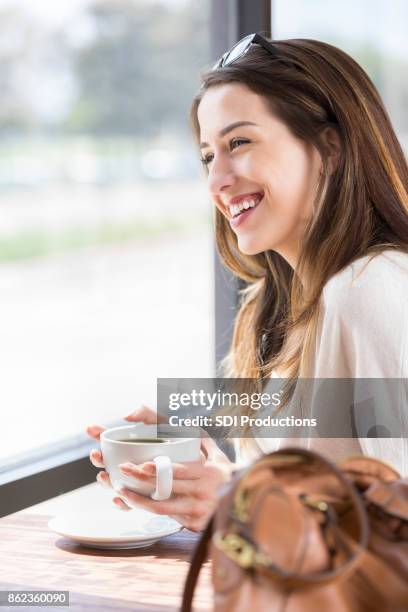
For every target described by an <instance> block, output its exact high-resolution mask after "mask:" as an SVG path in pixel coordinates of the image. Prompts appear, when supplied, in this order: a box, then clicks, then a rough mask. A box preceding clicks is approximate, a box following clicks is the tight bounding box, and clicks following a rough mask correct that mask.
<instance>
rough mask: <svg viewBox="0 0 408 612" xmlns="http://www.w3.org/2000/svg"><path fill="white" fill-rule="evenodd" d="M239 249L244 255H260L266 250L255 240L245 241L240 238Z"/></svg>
mask: <svg viewBox="0 0 408 612" xmlns="http://www.w3.org/2000/svg"><path fill="white" fill-rule="evenodd" d="M238 248H239V250H240V251H241V253H243V254H244V255H258V254H259V253H263V251H265V249H263V248H261V246H260V244H259V242H258V243H257V242H256V241H255V240H245V239H244V238H243V239H240V238H239V237H238Z"/></svg>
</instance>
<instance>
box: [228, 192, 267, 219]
mask: <svg viewBox="0 0 408 612" xmlns="http://www.w3.org/2000/svg"><path fill="white" fill-rule="evenodd" d="M262 197H263V196H258V197H257V198H253V199H251V200H250V199H248V200H243V201H242V202H240V203H239V204H230V206H229V210H230V213H231V215H232V216H233V217H236V216H237V215H239V214H240V213H241V212H242V211H243V210H248V208H255V206H256V205H257V204H259V202H260V201H261V200H262Z"/></svg>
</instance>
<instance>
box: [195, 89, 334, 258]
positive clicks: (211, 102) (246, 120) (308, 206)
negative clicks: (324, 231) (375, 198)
mask: <svg viewBox="0 0 408 612" xmlns="http://www.w3.org/2000/svg"><path fill="white" fill-rule="evenodd" d="M198 121H199V124H200V141H201V143H202V144H201V147H202V149H201V151H202V158H203V160H205V161H206V162H207V168H208V188H209V191H210V194H211V197H212V199H213V201H214V204H215V205H216V206H217V208H218V209H219V210H220V211H221V213H222V214H223V215H224V216H225V217H226V218H227V219H228V221H229V223H230V225H231V228H232V230H233V231H234V232H235V233H236V235H237V239H238V246H239V249H240V250H241V251H242V252H243V253H246V254H247V255H255V254H257V253H261V252H263V251H266V250H269V249H271V250H274V251H277V252H278V253H280V254H281V255H282V256H283V257H285V259H286V260H287V261H288V262H289V263H290V264H291V265H292V266H293V267H295V265H296V261H297V256H298V252H299V247H300V244H301V241H302V236H303V233H304V229H305V226H306V224H307V222H308V220H309V219H310V217H311V215H312V210H313V201H314V197H315V194H316V187H317V183H318V178H319V173H320V171H321V168H322V162H321V158H320V155H319V153H318V151H317V149H316V148H315V147H313V146H312V145H310V144H307V143H305V142H303V141H302V140H299V139H297V138H295V137H294V136H293V135H292V133H291V132H290V131H289V129H288V127H287V126H286V125H285V124H284V123H282V121H280V120H279V119H278V118H277V117H276V116H274V115H273V114H272V113H271V111H270V110H269V109H268V108H267V106H266V102H265V101H264V99H263V98H262V97H261V96H259V95H257V94H255V93H254V92H252V91H251V90H250V89H248V88H247V87H246V86H245V85H242V84H239V83H233V84H225V85H217V86H214V87H210V88H209V89H208V90H207V91H206V92H205V94H204V96H203V98H202V100H201V102H200V105H199V107H198ZM240 124H241V125H240Z"/></svg>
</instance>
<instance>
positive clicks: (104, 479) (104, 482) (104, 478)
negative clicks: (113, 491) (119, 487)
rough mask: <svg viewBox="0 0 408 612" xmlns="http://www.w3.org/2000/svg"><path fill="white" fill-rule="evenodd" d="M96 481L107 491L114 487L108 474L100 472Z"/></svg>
mask: <svg viewBox="0 0 408 612" xmlns="http://www.w3.org/2000/svg"><path fill="white" fill-rule="evenodd" d="M96 480H97V482H98V483H99V484H100V485H101V486H102V487H105V488H107V489H109V488H111V487H112V483H111V481H110V478H109V474H108V473H107V472H98V473H97V475H96Z"/></svg>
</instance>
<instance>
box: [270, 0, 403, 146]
mask: <svg viewBox="0 0 408 612" xmlns="http://www.w3.org/2000/svg"><path fill="white" fill-rule="evenodd" d="M407 23H408V4H407V3H406V2H404V0H395V1H394V2H388V1H387V0H360V2H353V0H343V2H333V1H332V2H327V1H325V0H309V2H303V1H302V0H273V1H272V32H273V37H274V38H276V39H280V38H315V39H317V40H323V41H325V42H328V43H331V44H334V45H336V46H338V47H340V48H341V49H343V50H344V51H346V52H347V53H349V54H350V55H351V56H352V57H353V58H354V59H355V60H356V61H357V62H359V64H360V65H361V66H362V67H363V68H364V69H365V70H366V72H367V73H368V74H369V76H370V77H371V79H372V80H373V82H374V83H375V85H376V87H377V88H378V90H379V91H380V93H381V95H382V97H383V100H384V103H385V106H386V108H387V110H388V112H389V114H390V116H391V120H392V122H393V125H394V128H395V129H396V131H397V134H398V137H399V139H400V142H401V143H402V145H403V146H404V147H405V150H407V149H408V117H407V113H406V112H405V109H406V106H407V101H408V82H407V79H406V74H407V69H408V37H407Z"/></svg>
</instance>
